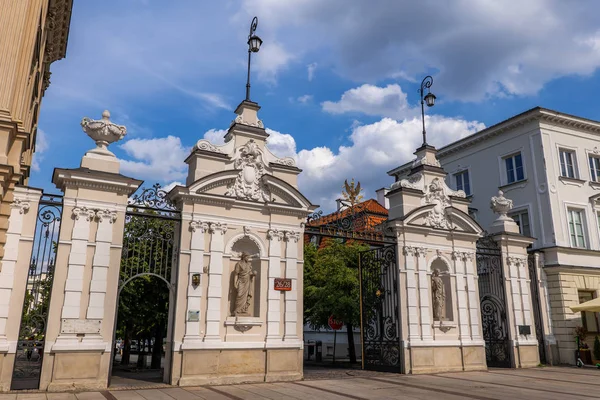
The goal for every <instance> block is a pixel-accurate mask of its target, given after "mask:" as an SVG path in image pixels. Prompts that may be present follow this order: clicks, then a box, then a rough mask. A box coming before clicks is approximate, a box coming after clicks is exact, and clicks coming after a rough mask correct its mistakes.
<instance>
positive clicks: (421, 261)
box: [415, 247, 433, 341]
mask: <svg viewBox="0 0 600 400" xmlns="http://www.w3.org/2000/svg"><path fill="white" fill-rule="evenodd" d="M427 251H428V250H427V248H425V247H416V248H415V255H416V256H417V270H418V275H419V311H420V313H419V315H420V317H421V340H423V341H433V334H432V331H431V325H432V322H433V318H432V315H431V312H430V306H429V304H430V303H431V293H430V290H429V278H428V275H427Z"/></svg>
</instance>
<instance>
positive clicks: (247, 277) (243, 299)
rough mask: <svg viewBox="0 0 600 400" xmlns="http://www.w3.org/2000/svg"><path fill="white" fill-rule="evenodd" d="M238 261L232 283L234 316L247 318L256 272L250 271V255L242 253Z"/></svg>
mask: <svg viewBox="0 0 600 400" xmlns="http://www.w3.org/2000/svg"><path fill="white" fill-rule="evenodd" d="M240 258H241V259H240V261H238V262H237V263H236V264H235V269H234V281H233V285H234V287H235V291H236V293H235V308H234V311H233V314H234V316H236V317H237V316H249V315H250V314H251V313H250V312H249V308H250V300H251V299H252V296H253V295H254V277H255V276H256V272H255V271H253V270H252V264H251V263H250V255H248V253H242V255H241V256H240Z"/></svg>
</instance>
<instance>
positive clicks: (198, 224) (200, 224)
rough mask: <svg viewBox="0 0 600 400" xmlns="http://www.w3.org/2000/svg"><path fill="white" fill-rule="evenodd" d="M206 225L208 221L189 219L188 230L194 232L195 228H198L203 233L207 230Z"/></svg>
mask: <svg viewBox="0 0 600 400" xmlns="http://www.w3.org/2000/svg"><path fill="white" fill-rule="evenodd" d="M208 226H209V225H208V222H203V221H190V231H192V232H196V231H197V230H199V231H200V233H204V232H206V231H208ZM211 233H212V232H211Z"/></svg>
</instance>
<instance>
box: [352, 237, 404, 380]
mask: <svg viewBox="0 0 600 400" xmlns="http://www.w3.org/2000/svg"><path fill="white" fill-rule="evenodd" d="M396 263H397V258H396V245H395V244H394V245H388V246H384V247H379V248H374V249H371V250H367V251H363V252H361V253H359V274H360V297H361V298H360V306H361V347H362V348H361V350H362V363H363V369H368V370H374V371H386V372H398V373H399V372H401V366H402V362H401V360H402V350H401V346H400V334H399V333H400V322H399V321H400V320H399V315H398V311H399V307H398V303H399V294H398V275H397V268H396Z"/></svg>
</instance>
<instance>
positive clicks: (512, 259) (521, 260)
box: [507, 256, 527, 267]
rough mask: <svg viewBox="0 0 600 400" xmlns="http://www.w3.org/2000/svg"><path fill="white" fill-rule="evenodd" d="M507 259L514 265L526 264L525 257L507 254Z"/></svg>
mask: <svg viewBox="0 0 600 400" xmlns="http://www.w3.org/2000/svg"><path fill="white" fill-rule="evenodd" d="M507 260H508V263H509V265H515V266H517V267H519V266H521V267H523V266H525V265H527V258H526V257H515V256H508V257H507Z"/></svg>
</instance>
